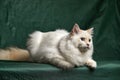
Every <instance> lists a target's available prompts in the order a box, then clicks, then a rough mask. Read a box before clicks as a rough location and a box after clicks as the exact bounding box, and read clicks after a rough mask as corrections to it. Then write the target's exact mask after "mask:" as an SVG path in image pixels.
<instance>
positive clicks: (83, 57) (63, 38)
mask: <svg viewBox="0 0 120 80" xmlns="http://www.w3.org/2000/svg"><path fill="white" fill-rule="evenodd" d="M92 33H93V28H91V29H88V30H81V29H80V28H79V26H78V24H75V25H74V26H73V29H72V31H71V32H70V33H69V32H67V31H66V30H56V31H50V32H40V31H35V32H34V33H32V34H31V35H30V38H29V40H28V49H29V51H30V54H31V57H32V59H33V60H34V61H35V62H40V63H41V62H42V63H50V64H52V65H55V66H57V67H59V68H62V69H70V68H73V67H75V66H78V67H79V66H83V65H87V66H89V67H91V68H96V66H97V64H96V62H95V61H94V60H93V59H92V54H93V43H92Z"/></svg>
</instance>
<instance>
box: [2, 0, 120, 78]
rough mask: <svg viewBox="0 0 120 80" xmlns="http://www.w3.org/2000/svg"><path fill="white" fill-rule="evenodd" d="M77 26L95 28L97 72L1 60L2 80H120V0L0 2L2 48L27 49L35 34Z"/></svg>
mask: <svg viewBox="0 0 120 80" xmlns="http://www.w3.org/2000/svg"><path fill="white" fill-rule="evenodd" d="M75 23H78V24H79V25H80V27H81V29H88V28H91V27H94V37H93V40H94V55H93V57H94V59H95V60H96V61H97V62H98V63H99V64H100V65H98V68H97V70H96V71H95V72H93V73H90V72H89V71H88V70H87V69H86V68H85V67H83V68H79V69H75V70H72V71H68V72H63V71H59V70H58V69H56V68H54V67H51V66H49V65H45V64H44V65H43V64H37V63H27V62H4V61H0V78H1V79H0V80H10V79H11V80H41V79H42V80H69V79H71V80H120V78H119V74H120V0H0V47H1V48H5V47H9V46H17V47H20V48H26V41H27V39H28V35H29V34H30V33H32V32H33V31H35V30H40V31H44V32H45V31H51V30H55V29H62V28H63V29H66V30H68V31H70V30H71V29H72V27H73V25H74V24H75ZM2 78H3V79H2Z"/></svg>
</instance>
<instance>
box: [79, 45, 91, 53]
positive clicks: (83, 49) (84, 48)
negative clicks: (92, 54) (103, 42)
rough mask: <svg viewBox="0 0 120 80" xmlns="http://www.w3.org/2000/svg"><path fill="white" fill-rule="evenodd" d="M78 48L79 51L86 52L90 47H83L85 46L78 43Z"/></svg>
mask: <svg viewBox="0 0 120 80" xmlns="http://www.w3.org/2000/svg"><path fill="white" fill-rule="evenodd" d="M78 48H79V50H80V52H86V51H88V50H89V49H90V47H85V46H84V47H83V46H81V45H79V46H78Z"/></svg>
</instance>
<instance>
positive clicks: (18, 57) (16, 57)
mask: <svg viewBox="0 0 120 80" xmlns="http://www.w3.org/2000/svg"><path fill="white" fill-rule="evenodd" d="M0 60H12V61H30V55H29V52H28V51H27V50H24V49H20V48H14V47H11V48H8V49H0Z"/></svg>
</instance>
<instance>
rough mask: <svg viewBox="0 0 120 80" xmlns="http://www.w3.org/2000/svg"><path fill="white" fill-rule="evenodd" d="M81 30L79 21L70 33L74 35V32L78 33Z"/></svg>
mask: <svg viewBox="0 0 120 80" xmlns="http://www.w3.org/2000/svg"><path fill="white" fill-rule="evenodd" d="M79 32H80V28H79V25H78V24H77V23H75V25H74V26H73V28H72V30H71V32H70V35H71V36H72V35H74V34H78V33H79Z"/></svg>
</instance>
